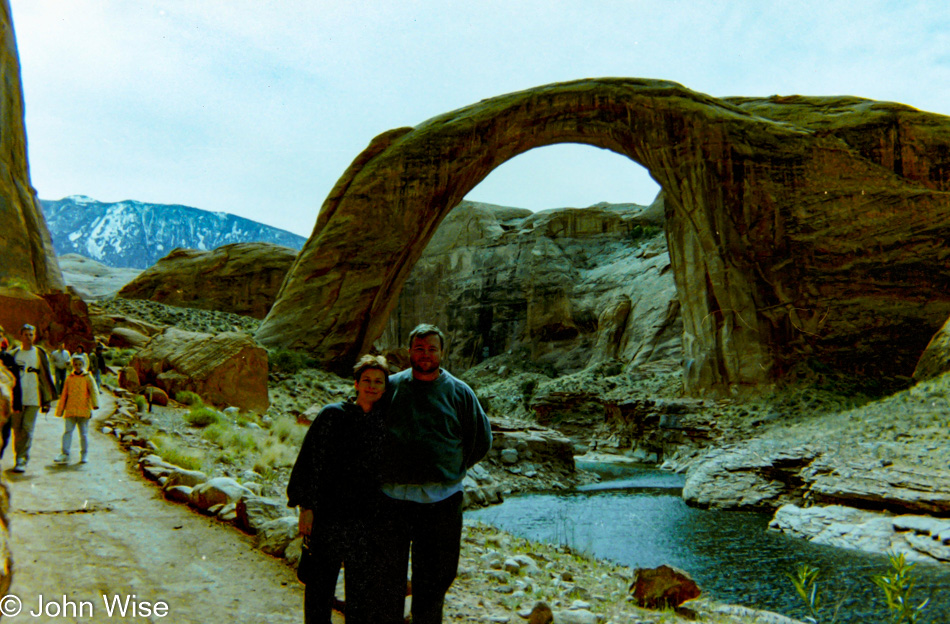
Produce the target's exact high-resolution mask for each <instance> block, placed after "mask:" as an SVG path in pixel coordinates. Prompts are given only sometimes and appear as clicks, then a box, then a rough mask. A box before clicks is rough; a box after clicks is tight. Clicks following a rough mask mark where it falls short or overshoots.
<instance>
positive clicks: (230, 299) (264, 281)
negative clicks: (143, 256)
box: [118, 243, 297, 319]
mask: <svg viewBox="0 0 950 624" xmlns="http://www.w3.org/2000/svg"><path fill="white" fill-rule="evenodd" d="M296 257H297V252H296V251H294V250H293V249H290V248H289V247H281V246H280V245H272V244H269V243H238V244H234V245H224V246H221V247H218V248H217V249H214V250H212V251H200V250H195V249H176V250H174V251H173V252H171V253H170V254H168V255H167V256H165V257H164V258H162V259H161V260H159V261H158V262H156V263H155V264H154V265H153V266H152V267H150V268H149V269H147V270H146V271H145V272H143V273H142V274H140V275H139V276H138V277H136V278H135V279H134V280H132V281H131V282H129V283H128V284H126V285H125V286H124V287H123V288H122V290H120V291H119V293H118V296H120V297H123V298H125V299H149V300H151V301H157V302H159V303H164V304H167V305H173V306H179V307H184V308H199V309H203V310H221V311H224V312H233V313H235V314H244V315H246V316H252V317H254V318H259V319H262V318H264V317H265V316H266V315H267V311H268V310H269V309H270V306H271V304H272V303H273V302H274V299H275V298H276V297H277V291H278V290H280V286H281V284H282V283H283V281H284V278H285V277H286V275H287V271H289V270H290V267H291V265H292V264H293V263H294V259H295V258H296Z"/></svg>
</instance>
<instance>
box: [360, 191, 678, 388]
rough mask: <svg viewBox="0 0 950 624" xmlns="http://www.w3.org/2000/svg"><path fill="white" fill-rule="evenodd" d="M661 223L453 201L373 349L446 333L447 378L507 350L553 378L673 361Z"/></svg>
mask: <svg viewBox="0 0 950 624" xmlns="http://www.w3.org/2000/svg"><path fill="white" fill-rule="evenodd" d="M661 222H662V219H657V218H656V216H654V215H650V214H649V213H648V212H647V209H646V208H645V207H643V206H636V205H615V206H611V205H602V206H592V207H590V208H584V209H576V208H564V209H555V210H547V211H544V212H539V213H532V212H530V211H528V210H524V209H518V208H505V207H501V206H493V205H491V204H480V203H473V202H467V201H464V202H462V203H461V204H459V205H458V206H457V207H456V208H455V209H454V210H452V212H450V213H449V215H448V216H447V217H446V218H445V220H444V221H442V223H441V225H440V226H439V229H438V231H437V232H436V234H435V235H434V236H433V238H432V240H431V241H430V242H429V244H428V246H427V247H426V249H425V251H424V252H423V254H422V257H421V258H420V259H419V261H418V262H417V263H416V264H415V266H414V267H413V269H412V273H411V274H410V276H409V278H408V279H407V281H406V283H405V285H404V286H403V290H402V293H401V294H400V296H399V301H398V304H397V305H396V308H395V310H394V311H393V313H392V314H391V315H390V317H389V322H388V323H387V325H386V330H385V331H384V332H383V335H382V337H381V338H380V340H379V341H378V342H377V347H378V348H380V349H381V350H387V349H395V348H398V347H405V346H406V338H407V337H408V335H409V332H410V331H411V330H412V328H413V327H415V326H416V325H418V324H419V323H422V322H429V323H435V324H437V325H439V327H441V328H443V330H444V331H445V332H446V340H447V343H446V356H445V359H444V360H443V361H444V362H445V365H446V367H447V368H449V369H450V370H458V371H462V370H466V369H468V368H469V367H471V366H472V365H473V364H476V363H477V362H479V361H481V360H482V359H484V358H486V357H491V356H494V355H498V354H499V353H507V352H513V353H515V354H520V355H522V357H523V358H524V359H525V360H528V361H530V362H532V363H533V364H534V365H536V366H541V367H544V368H546V369H547V370H550V371H551V372H553V373H556V374H565V373H571V372H575V371H577V370H580V369H582V368H585V367H586V366H588V365H590V364H595V363H597V362H601V361H607V360H614V359H618V360H621V361H623V362H625V363H629V364H631V365H639V364H642V363H644V362H647V361H651V360H653V359H663V358H668V359H673V360H675V361H679V360H680V359H681V357H682V352H681V349H680V345H681V336H682V325H681V323H680V320H679V303H678V301H677V300H676V286H675V285H674V283H673V274H672V272H671V271H670V259H669V254H668V253H667V251H666V239H665V237H664V236H663V233H662V230H661V229H660V227H659V225H660V223H661Z"/></svg>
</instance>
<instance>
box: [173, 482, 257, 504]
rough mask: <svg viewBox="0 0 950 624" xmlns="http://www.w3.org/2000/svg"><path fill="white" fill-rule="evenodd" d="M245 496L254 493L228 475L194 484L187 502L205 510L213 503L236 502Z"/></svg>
mask: <svg viewBox="0 0 950 624" xmlns="http://www.w3.org/2000/svg"><path fill="white" fill-rule="evenodd" d="M246 496H254V493H253V492H251V491H250V490H248V489H247V488H245V487H242V486H241V484H240V483H238V482H237V481H235V480H234V479H232V478H230V477H214V478H213V479H211V480H209V481H205V482H204V483H202V484H200V485H197V486H195V487H194V489H193V490H192V491H191V500H190V501H189V502H190V503H191V505H192V506H193V507H195V508H197V509H200V510H202V511H207V510H209V509H210V508H211V507H213V506H215V505H227V504H228V503H236V502H237V501H239V500H240V499H241V498H244V497H246Z"/></svg>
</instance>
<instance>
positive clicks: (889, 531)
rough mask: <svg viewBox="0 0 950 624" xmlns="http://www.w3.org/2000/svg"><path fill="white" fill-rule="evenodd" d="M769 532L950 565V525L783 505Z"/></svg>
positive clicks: (837, 507)
mask: <svg viewBox="0 0 950 624" xmlns="http://www.w3.org/2000/svg"><path fill="white" fill-rule="evenodd" d="M769 528H771V529H774V530H777V531H782V532H783V533H788V534H789V535H792V536H795V537H800V538H804V539H807V540H809V541H811V542H815V543H816V544H828V545H829V546H838V547H840V548H850V549H852V550H863V551H866V552H873V553H881V554H883V553H887V552H897V553H903V554H904V555H905V556H906V557H907V559H908V560H909V561H926V562H930V563H937V562H948V561H950V521H948V520H941V519H939V518H931V517H928V516H910V515H900V516H895V515H892V514H886V513H880V512H873V511H864V510H861V509H853V508H851V507H842V506H840V505H828V506H826V507H807V508H806V507H799V506H797V505H783V506H782V507H779V508H778V510H776V512H775V517H774V518H772V521H771V522H770V523H769Z"/></svg>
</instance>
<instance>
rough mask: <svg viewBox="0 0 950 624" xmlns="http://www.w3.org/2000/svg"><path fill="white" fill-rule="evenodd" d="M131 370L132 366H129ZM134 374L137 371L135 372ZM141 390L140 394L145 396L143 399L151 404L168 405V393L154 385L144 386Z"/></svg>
mask: <svg viewBox="0 0 950 624" xmlns="http://www.w3.org/2000/svg"><path fill="white" fill-rule="evenodd" d="M129 368H131V369H132V371H133V372H134V371H135V368H134V367H131V366H130V367H129ZM136 375H138V373H137V372H136ZM141 390H142V396H144V397H145V400H146V401H148V402H149V403H151V404H152V405H160V406H161V407H166V406H167V405H168V394H167V393H166V392H165V391H164V390H162V389H161V388H156V387H155V386H145V387H144V388H142V389H141Z"/></svg>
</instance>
